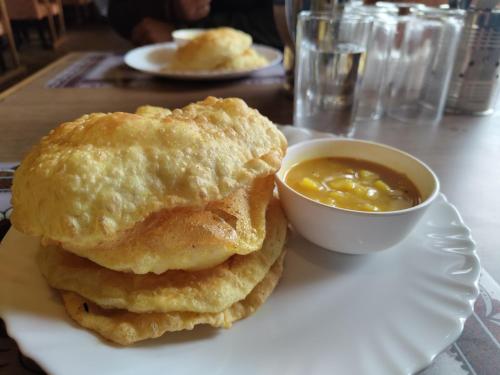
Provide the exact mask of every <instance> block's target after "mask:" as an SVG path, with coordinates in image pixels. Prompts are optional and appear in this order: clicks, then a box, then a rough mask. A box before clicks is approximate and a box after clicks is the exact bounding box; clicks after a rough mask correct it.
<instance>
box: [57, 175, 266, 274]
mask: <svg viewBox="0 0 500 375" xmlns="http://www.w3.org/2000/svg"><path fill="white" fill-rule="evenodd" d="M273 187H274V176H272V175H271V176H267V177H264V178H259V179H256V180H255V182H254V183H253V184H252V187H251V188H250V189H239V190H237V191H236V192H234V193H233V194H231V195H230V196H228V197H227V198H225V199H224V200H222V201H216V202H210V203H208V205H207V206H206V207H205V208H204V209H197V208H186V207H181V208H174V209H171V210H162V211H159V212H155V213H153V214H152V215H150V216H149V217H148V218H147V219H146V220H144V221H143V222H140V223H138V224H136V225H135V226H134V227H133V228H131V229H130V230H127V231H125V232H124V233H123V235H122V236H121V237H120V238H119V239H117V240H116V241H108V242H105V243H103V244H102V245H100V246H96V247H92V248H86V247H83V248H82V247H70V248H66V249H65V250H68V251H71V252H72V253H74V254H77V255H79V256H81V257H85V258H88V259H90V260H92V261H93V262H95V263H97V264H99V265H101V266H103V267H106V268H109V269H112V270H115V271H124V272H133V273H135V274H145V273H148V272H152V273H156V274H161V273H163V272H165V271H168V270H191V271H193V270H201V269H205V268H210V267H214V266H216V265H217V264H220V263H222V262H224V261H225V260H226V259H227V258H229V257H230V256H232V255H234V254H240V255H245V254H249V253H251V252H253V251H256V250H259V249H260V248H261V247H262V242H263V241H264V237H265V235H266V223H265V220H266V209H267V206H268V204H269V201H270V200H271V197H272V194H273ZM56 245H57V244H56Z"/></svg>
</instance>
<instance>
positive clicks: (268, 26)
mask: <svg viewBox="0 0 500 375" xmlns="http://www.w3.org/2000/svg"><path fill="white" fill-rule="evenodd" d="M191 26H194V27H204V28H209V27H219V26H229V27H233V28H235V29H238V30H241V31H244V32H246V33H248V34H250V35H252V38H253V40H254V42H256V43H261V44H266V45H269V46H273V47H277V48H281V47H282V46H283V44H282V42H281V39H280V36H279V34H278V30H277V29H276V25H275V23H274V14H273V8H272V4H271V5H270V6H266V7H259V8H254V9H250V10H232V11H223V10H216V9H214V10H212V12H211V13H210V15H209V16H208V17H207V18H205V19H202V20H201V21H199V22H195V23H192V24H191Z"/></svg>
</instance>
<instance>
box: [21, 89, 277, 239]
mask: <svg viewBox="0 0 500 375" xmlns="http://www.w3.org/2000/svg"><path fill="white" fill-rule="evenodd" d="M285 149H286V141H285V138H284V136H283V135H282V134H281V133H280V132H279V131H278V130H277V129H276V127H275V126H274V125H273V124H272V123H271V122H270V121H269V120H268V119H267V118H265V117H264V116H262V115H260V114H259V113H258V111H256V110H253V109H250V108H249V107H248V106H247V105H246V104H245V103H244V102H243V101H242V100H240V99H234V98H232V99H216V98H213V97H209V98H207V99H205V100H204V101H202V102H198V103H194V104H191V105H188V106H187V107H184V108H183V109H177V110H174V111H173V112H172V113H171V114H170V115H168V116H165V117H162V118H160V119H155V118H152V117H151V116H142V115H137V114H130V113H122V112H117V113H111V114H104V113H96V114H91V115H85V116H83V117H81V118H79V119H77V120H75V121H72V122H69V123H65V124H62V125H60V126H59V127H58V128H56V129H54V130H53V131H52V132H51V133H50V134H49V135H48V136H46V137H44V138H43V139H42V140H41V142H40V143H39V144H38V145H36V146H35V147H34V148H33V149H32V150H31V152H30V153H29V154H28V155H27V156H26V158H25V159H24V160H23V162H22V163H21V165H20V167H19V168H18V169H17V171H16V174H15V177H14V183H13V187H12V193H13V197H12V202H13V207H14V211H13V214H12V217H11V219H12V223H13V225H14V226H15V227H16V228H17V229H19V230H20V231H22V232H24V233H27V234H31V235H36V236H42V237H43V238H46V239H49V240H52V241H57V242H59V243H61V244H62V246H65V247H76V246H80V247H83V246H86V247H92V246H97V245H99V244H101V243H103V242H106V241H112V240H116V239H117V238H119V237H120V236H121V234H122V233H123V231H125V230H127V229H130V228H132V227H133V226H134V225H135V224H136V223H138V222H141V221H143V220H144V219H146V218H147V217H148V216H149V215H150V214H152V213H153V212H156V211H159V210H163V209H170V208H174V207H188V206H190V207H202V206H204V205H205V204H206V203H207V202H209V201H216V200H222V199H224V198H225V197H227V196H228V195H229V194H231V193H232V192H234V191H235V190H237V189H239V188H244V187H247V186H249V185H250V184H251V183H252V181H253V180H254V179H255V178H258V177H264V176H267V175H270V174H273V173H275V172H276V171H277V169H278V168H279V166H280V163H281V159H282V157H283V155H284V153H285Z"/></svg>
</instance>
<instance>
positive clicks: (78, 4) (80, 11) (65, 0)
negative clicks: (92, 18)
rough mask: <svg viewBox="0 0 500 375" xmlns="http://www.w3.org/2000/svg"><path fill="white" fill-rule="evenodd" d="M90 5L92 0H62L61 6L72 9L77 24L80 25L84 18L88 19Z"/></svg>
mask: <svg viewBox="0 0 500 375" xmlns="http://www.w3.org/2000/svg"><path fill="white" fill-rule="evenodd" d="M92 3H93V1H92V0H62V4H63V5H64V6H65V7H72V8H74V10H75V19H76V22H77V23H81V22H82V21H83V20H85V19H86V18H89V6H90V5H91V4H92Z"/></svg>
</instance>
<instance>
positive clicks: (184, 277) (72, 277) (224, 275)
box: [38, 200, 287, 313]
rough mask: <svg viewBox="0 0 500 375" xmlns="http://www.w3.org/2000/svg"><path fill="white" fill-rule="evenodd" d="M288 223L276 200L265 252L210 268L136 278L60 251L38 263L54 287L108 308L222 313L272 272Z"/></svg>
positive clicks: (47, 252)
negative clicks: (270, 269)
mask: <svg viewBox="0 0 500 375" xmlns="http://www.w3.org/2000/svg"><path fill="white" fill-rule="evenodd" d="M286 230H287V222H286V219H285V217H284V214H283V212H282V210H281V208H280V206H279V202H278V201H277V200H274V201H273V202H271V204H270V205H269V208H268V212H267V216H266V238H265V240H264V243H263V245H262V249H261V250H259V251H254V252H252V253H250V254H249V255H234V256H233V257H231V258H229V259H228V260H227V261H226V262H224V263H222V264H220V265H218V266H216V267H214V268H210V269H207V270H202V271H196V272H187V271H167V272H165V273H163V274H161V275H154V274H146V275H134V274H130V273H123V272H116V271H111V270H108V269H105V268H102V267H100V266H98V265H97V264H95V263H92V262H90V261H88V260H87V259H84V258H80V257H78V256H76V255H73V254H71V253H69V252H66V251H63V250H60V249H58V248H55V247H49V248H43V249H41V251H40V252H39V255H38V262H39V265H40V268H41V271H42V273H43V275H44V276H45V277H46V278H47V281H48V283H49V285H51V286H52V287H54V288H57V289H63V290H68V291H72V292H75V293H78V294H79V295H81V296H83V297H85V298H87V299H89V300H91V301H92V302H94V303H96V304H98V305H99V306H102V307H105V308H120V309H126V310H129V311H132V312H138V313H142V312H153V311H155V312H170V311H194V312H220V311H222V310H224V309H226V308H228V307H229V306H231V305H232V304H233V303H235V302H237V301H239V300H241V299H243V298H245V297H246V295H247V294H248V293H250V291H251V290H252V289H253V288H254V287H255V285H257V284H258V283H259V282H260V281H261V280H262V279H263V278H264V276H265V275H266V273H267V272H268V271H269V268H270V267H271V266H272V264H273V263H274V262H275V261H276V259H277V258H278V257H279V254H280V253H281V250H282V248H283V245H284V242H285V237H286Z"/></svg>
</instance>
